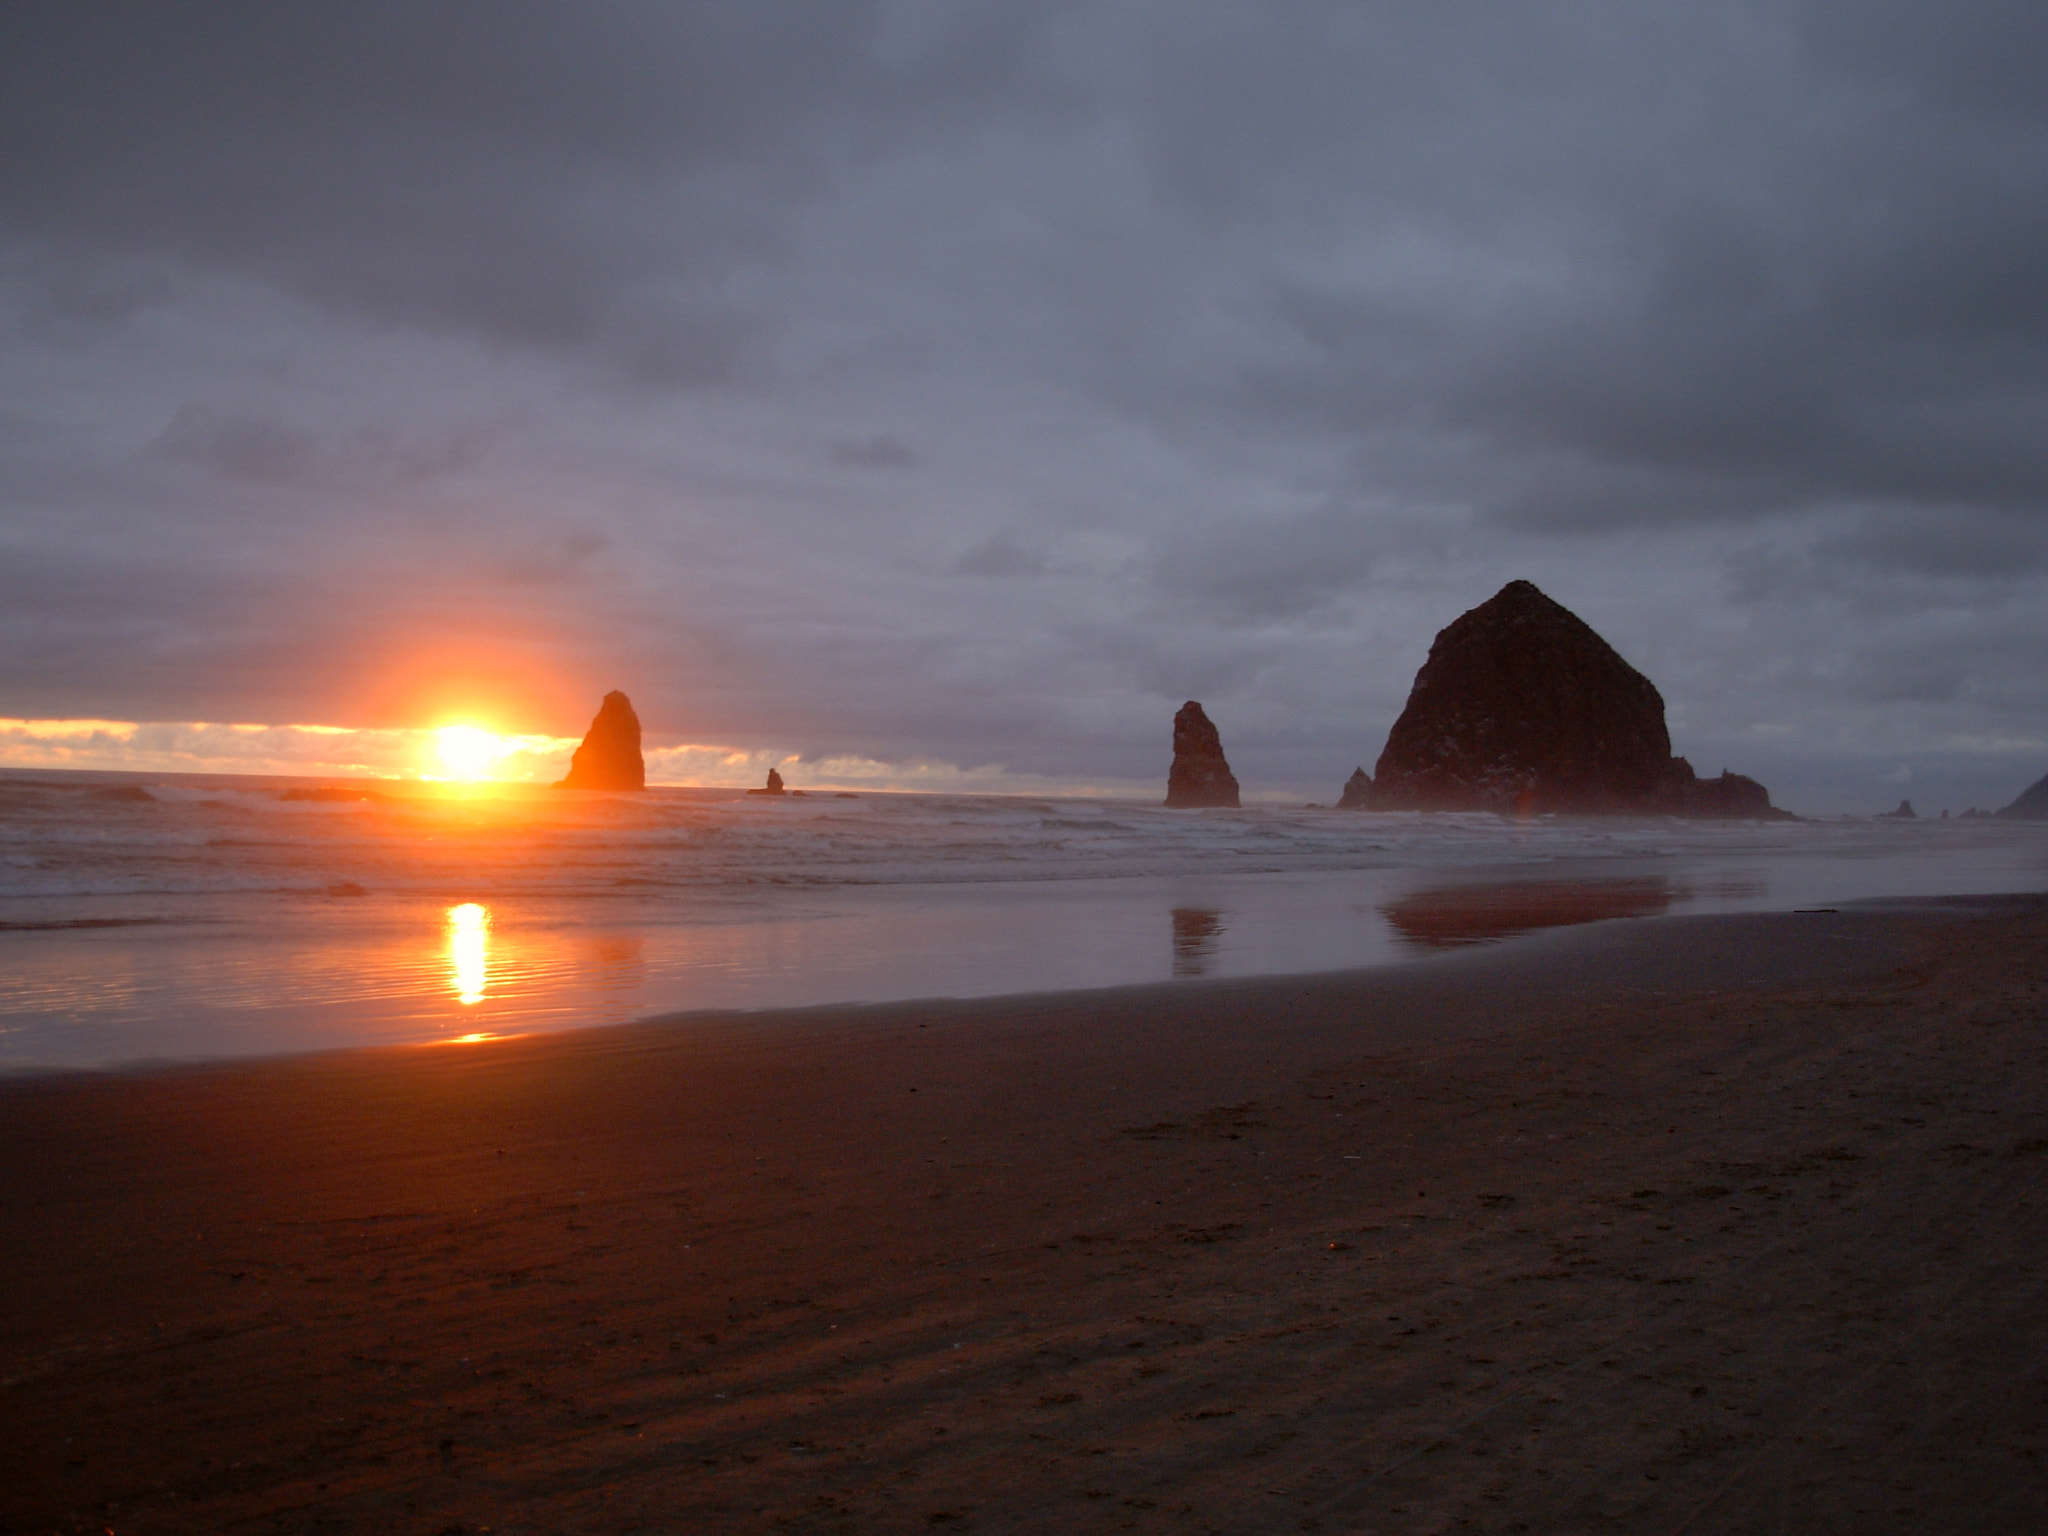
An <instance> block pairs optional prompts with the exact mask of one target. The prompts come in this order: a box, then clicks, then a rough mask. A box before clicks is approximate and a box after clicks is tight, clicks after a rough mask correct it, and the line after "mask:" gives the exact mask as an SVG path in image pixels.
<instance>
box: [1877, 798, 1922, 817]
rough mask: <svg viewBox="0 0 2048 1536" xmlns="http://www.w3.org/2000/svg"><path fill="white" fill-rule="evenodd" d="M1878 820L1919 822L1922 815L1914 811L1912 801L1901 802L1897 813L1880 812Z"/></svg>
mask: <svg viewBox="0 0 2048 1536" xmlns="http://www.w3.org/2000/svg"><path fill="white" fill-rule="evenodd" d="M1877 819H1878V820H1879V821H1918V820H1919V819H1920V813H1919V812H1918V811H1916V810H1914V809H1913V802H1912V801H1910V800H1901V801H1900V802H1899V808H1898V809H1897V810H1896V811H1880V812H1878V814H1877Z"/></svg>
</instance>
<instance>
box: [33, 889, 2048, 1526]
mask: <svg viewBox="0 0 2048 1536" xmlns="http://www.w3.org/2000/svg"><path fill="white" fill-rule="evenodd" d="M2044 986H2048V901H2044V900H2042V899H2039V898H2023V899H2003V900H1987V901H1981V902H1969V903H1956V904H1951V905H1946V906H1943V905H1930V906H1928V907H1925V908H1920V909H1909V908H1889V909H1886V908H1873V909H1866V910H1862V911H1851V912H1845V913H1841V914H1836V915H1808V916H1792V915H1784V916H1776V917H1754V916H1748V917H1728V918H1702V919H1670V920H1665V921H1660V922H1648V923H1624V924H1613V925H1607V926H1603V927H1600V928H1596V929H1586V930H1577V931H1571V932H1553V933H1550V934H1546V935H1542V936H1540V937H1536V938H1532V939H1528V940H1524V941H1520V942H1518V943H1517V944H1514V945H1508V946H1502V947H1498V948H1493V949H1487V950H1482V951H1473V952H1467V953H1463V954H1459V955H1454V956H1449V957H1446V958H1443V959H1440V960H1430V961H1425V962H1418V963H1416V964H1413V965H1411V966H1408V967H1405V968H1400V969H1392V970H1387V971H1380V972H1371V973H1358V974H1353V975H1347V976H1334V977H1315V978H1293V979H1281V980H1271V981H1260V982H1243V981H1227V982H1198V983H1181V984H1175V985H1169V986H1157V987H1144V988H1130V989H1121V990H1117V991H1112V992H1102V993H1091V994H1074V995H1068V996H1063V997H1048V998H1021V999H997V1000H989V1001H979V1002H971V1003H926V1004H911V1005H891V1006H887V1007H876V1008H871V1009H826V1010H812V1011H809V1012H806V1013H802V1014H794V1015H781V1016H775V1017H772V1018H769V1017H753V1018H749V1017H732V1018H723V1019H719V1018H700V1019H691V1020H681V1021H671V1022H666V1023H657V1024H651V1025H645V1026H632V1027H628V1028H622V1029H611V1030H603V1031H588V1032H583V1033H579V1034H569V1035H560V1036H552V1037H546V1038H530V1039H524V1040H514V1041H505V1042H494V1043H489V1044H486V1045H483V1046H477V1047H440V1048H425V1049H410V1050H388V1051H364V1052H354V1053H347V1054H340V1055H333V1056H324V1057H308V1058H301V1059H297V1060H291V1061H281V1062H267V1063H254V1064H247V1063H243V1064H235V1065H231V1066H222V1067H212V1068H183V1069H165V1070H158V1071H151V1072H139V1073H131V1074H121V1075H109V1076H98V1077H62V1078H52V1079H47V1080H40V1081H16V1082H12V1083H6V1084H0V1223H4V1225H0V1230H4V1232H5V1234H6V1241H5V1243H4V1244H0V1295H4V1296H5V1297H6V1298H7V1305H6V1308H5V1311H4V1315H0V1528H4V1529H7V1530H22V1531H42V1530H49V1531H64V1532H72V1531H92V1532H101V1531H106V1530H112V1531H114V1532H117V1533H123V1536H125V1533H128V1532H131V1531H137V1532H157V1531H164V1532H185V1531H190V1532H220V1531H255V1532H264V1531H291V1532H297V1531H336V1532H354V1531H363V1532H372V1531H374V1532H384V1531H391V1532H421V1533H429V1532H441V1533H445V1532H457V1531H482V1530H485V1529H489V1530H491V1531H493V1532H520V1531H529V1532H623V1531H634V1530H646V1531H678V1532H680V1531H692V1532H701V1531H758V1530H776V1529H791V1530H816V1531H840V1530H844V1531H857V1532H874V1531H883V1532H888V1531H932V1530H944V1531H1034V1532H1037V1531H1090V1530H1104V1531H1109V1530H1136V1531H1158V1532H1198V1531H1223V1532H1270V1531H1294V1530H1310V1531H1314V1530H1321V1531H1333V1532H1334V1531H1342V1532H1359V1531H1378V1532H1436V1531H1452V1530H1487V1531H1492V1530H1499V1531H1513V1530H1531V1531H1565V1530H1570V1531H1580V1530H1615V1531H1629V1532H1646V1533H1647V1532H1658V1533H1671V1532H1709V1531H1758V1530H1779V1529H1784V1530H1798V1531H1802V1532H1805V1531H1843V1532H1848V1531H1856V1532H1869V1531H1873V1530H1884V1531H1944V1532H1947V1531H2014V1532H2018V1531H2038V1530H2043V1529H2048V1466H2044V1461H2048V1304H2044V1303H2048V1295H2044V1290H2048V1279H2044V1277H2043V1270H2042V1267H2041V1264H2040V1258H2041V1255H2042V1254H2043V1253H2044V1252H2048V1189H2044V1187H2043V1178H2044V1174H2048V1034H2044V1029H2043V1026H2044V1024H2048V990H2044Z"/></svg>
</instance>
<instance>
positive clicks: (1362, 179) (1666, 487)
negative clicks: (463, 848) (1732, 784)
mask: <svg viewBox="0 0 2048 1536" xmlns="http://www.w3.org/2000/svg"><path fill="white" fill-rule="evenodd" d="M2044 77H2048V8H2044V7H2042V6H2040V5H2039V4H2038V3H2025V0H2015V3H2011V4H1980V3H1973V0H1942V3H1927V4H1900V3H1893V0H1853V3H1850V0H1842V3H1833V0H1813V3H1791V0H1778V3H1746V0H1726V3H1717V4H1714V5H1700V4H1697V3H1684V4H1676V3H1674V4H1660V3H1656V0H1615V3H1597V0H1585V3H1579V0H1558V3H1531V4H1528V5H1517V6H1511V7H1510V6H1447V5H1443V4H1441V3H1440V0H1414V3H1392V4H1376V3H1371V0H1345V3H1327V4H1325V3H1312V0H1302V3H1288V0H1274V3H1271V4H1266V5H1260V6H1245V5H1242V4H1235V3H1226V0H1213V3H1210V0H1176V3H1172V4H1159V3H1156V0H1155V3H1145V4H1139V3H1131V4H1118V3H1096V4H1090V3H1080V0H1020V3H1014V4H1012V3H1000V0H989V3H978V4H977V3H949V4H939V3H927V0H901V3H882V0H873V3H870V0H836V3H834V4H832V5H829V6H821V5H817V4H815V3H799V0H792V3H778V0H744V3H734V4H691V3H686V0H681V3H679V0H663V3H649V4H607V3H590V0H585V3H579V4H576V5H573V6H571V5H536V4H521V3H516V0H488V3H484V0H441V3H437V4H435V5H432V6H420V5H417V4H413V3H410V0H391V3H382V0H348V3H345V4H331V3H322V0H297V3H294V4H292V5H290V6H278V5H275V4H269V3H258V4H248V5H226V4H208V3H202V0H192V3H185V4H180V5H177V6H117V5H108V4H96V3H54V0H53V3H41V4H38V3H23V4H15V5H9V6H7V7H4V8H0V336H4V345H0V763H13V764H16V765H36V764H45V765H47V764H51V763H59V764H69V765H72V766H104V767H117V766H123V765H127V764H135V763H142V764H146V765H149V766H153V767H159V768H161V767H164V766H191V767H212V768H220V767H234V766H237V765H241V766H245V767H250V768H261V769H272V770H274V769H279V768H287V769H288V768H292V767H300V768H307V769H308V770H309V771H310V770H311V769H312V768H318V769H321V770H323V771H325V770H336V771H403V767H402V763H403V761H404V760H405V754H406V753H407V752H409V751H410V750H411V747H410V746H408V745H407V743H409V742H413V741H416V740H417V739H419V735H418V733H421V732H424V731H427V730H430V729H431V728H433V727H437V726H440V725H444V724H446V723H448V722H450V721H454V720H469V721H473V722H476V723H480V724H484V725H487V726H489V727H491V728H493V729H496V730H499V731H502V732H505V733H508V734H512V735H517V736H519V737H521V738H523V740H524V741H525V743H526V745H525V747H523V748H521V751H523V752H525V753H526V754H527V755H526V756H525V757H522V758H521V759H519V761H521V762H524V763H527V764H528V766H529V767H530V766H531V765H532V764H534V763H538V764H540V767H541V770H545V769H546V768H548V767H549V766H550V765H551V764H552V763H553V762H554V761H555V760H556V758H558V757H560V756H561V755H562V754H564V753H565V752H566V746H567V745H568V744H573V742H572V739H573V738H574V737H575V736H576V735H577V734H579V733H580V732H581V730H582V729H583V728H584V726H585V725H586V724H587V723H588V721H589V719H590V716H591V715H592V714H593V713H594V712H595V710H596V707H597V703H598V700H599V698H600V697H601V696H602V695H603V693H604V692H605V691H606V690H608V689H612V688H622V689H624V690H625V691H626V692H627V693H628V694H629V695H630V696H631V697H632V699H633V701H634V704H635V705H636V707H637V708H638V711H639V713H640V715H641V718H642V720H643V722H644V725H645V727H646V730H647V733H648V739H649V742H650V745H651V746H653V747H656V748H659V749H660V751H659V752H658V753H657V754H656V755H655V757H654V759H653V764H652V766H653V767H654V769H655V771H656V774H657V776H665V777H668V778H670V779H672V780H676V781H692V782H706V783H718V782H733V783H737V782H742V781H743V780H744V781H745V782H757V781H758V779H759V777H760V776H761V772H762V771H764V765H766V764H769V763H776V762H780V763H782V764H784V765H785V767H784V772H785V774H787V775H789V776H790V778H791V782H792V783H793V784H794V783H801V782H804V781H805V780H806V779H808V780H809V781H810V782H815V783H824V782H826V781H828V780H830V781H834V782H842V783H849V784H854V783H860V784H868V785H872V786H886V785H896V786H899V787H916V786H923V787H935V788H948V787H951V788H983V789H989V790H1005V789H1024V790H1030V791H1032V792H1046V791H1057V790H1061V789H1066V790H1070V791H1073V792H1116V793H1139V792H1145V793H1151V792H1154V791H1156V790H1157V788H1158V787H1159V786H1160V785H1161V784H1163V781H1164V776H1165V770H1166V765H1167V759H1168V757H1169V755H1170V737H1171V721H1172V717H1173V713H1174V711H1175V709H1177V708H1178V706H1179V705H1180V703H1181V702H1182V701H1183V700H1184V699H1189V698H1197V699H1200V700H1202V701H1203V702H1204V704H1205V706H1206V707H1207V710H1208V713H1209V714H1210V716H1211V718H1212V719H1214V720H1215V721H1216V723H1217V724H1218V726H1219V728H1220V729H1221V732H1222V735H1223V741H1224V745H1225V748H1226V750H1227V751H1228V753H1229V755H1230V758H1231V761H1232V764H1233V766H1234V767H1235V768H1236V770H1237V774H1238V777H1239V778H1240V780H1242V781H1243V782H1244V784H1245V787H1246V790H1247V793H1248V794H1249V795H1253V796H1262V797H1266V798H1274V799H1283V800H1299V799H1304V798H1305V799H1320V800H1323V801H1328V800H1331V799H1334V797H1335V795H1336V792H1337V790H1338V787H1339V786H1340V785H1341V783H1342V782H1343V780H1344V778H1345V777H1346V775H1348V774H1349V773H1350V771H1351V769H1352V768H1353V767H1354V766H1356V765H1359V764H1363V765H1364V766H1365V767H1366V768H1368V769H1370V768H1371V767H1372V764H1373V761H1374V759H1375V758H1376V757H1377V755H1378V753H1379V751H1380V748H1381V746H1382V745H1383V744H1384V742H1385V739H1386V733H1387V730H1388V728H1389V726H1390V725H1391V724H1392V722H1393V720H1394V718H1395V716H1396V715H1397V714H1398V713H1399V711H1400V708H1401V705H1402V702H1403V701H1404V699H1405V697H1406V695H1407V691H1408V688H1409V685H1410V683H1411V682H1412V680H1413V677H1414V674H1415V670H1416V668H1417V667H1418V666H1420V664H1421V662H1422V660H1423V657H1424V656H1425V655H1426V653H1427V650H1428V646H1429V642H1430V639H1431V637H1432V636H1433V635H1434V634H1435V633H1436V631H1438V630H1439V629H1441V628H1442V627H1443V626H1444V625H1446V624H1448V623H1450V622H1451V621H1452V620H1453V619H1454V618H1456V617H1457V615H1458V614H1459V613H1461V612H1463V611H1464V610H1466V609H1468V608H1471V607H1473V606H1474V605H1476V604H1477V603H1479V602H1481V601H1483V600H1485V599H1486V598H1487V597H1489V596H1490V595H1492V593H1493V592H1494V591H1496V590H1497V589H1498V588H1499V587H1500V586H1501V585H1502V584H1504V583H1505V582H1507V581H1509V580H1512V579H1515V578H1517V577H1523V578H1527V579H1529V580H1532V581H1534V582H1536V584H1537V585H1538V586H1540V587H1542V588H1543V589H1544V590H1545V591H1546V592H1548V593H1549V594H1550V595H1551V596H1553V597H1555V598H1556V599H1558V600H1559V601H1560V602H1562V603H1564V604H1565V605H1566V606H1567V607H1569V608H1571V609H1572V610H1573V611H1575V612H1576V613H1578V614H1579V615H1580V616H1581V617H1582V618H1584V619H1585V620H1586V621H1587V622H1588V623H1590V624H1591V625H1592V626H1593V627H1594V628H1595V629H1596V630H1598V631H1599V632H1600V633H1601V634H1602V635H1604V636H1605V637H1606V638H1607V639H1608V640H1609V641H1610V642H1611V643H1612V644H1613V645H1614V646H1615V647H1616V649H1618V650H1619V651H1620V652H1621V653H1622V655H1623V656H1625V657H1626V658H1628V659H1629V660H1630V661H1631V662H1632V663H1634V664H1635V665H1636V666H1637V667H1638V668H1639V669H1641V670H1642V671H1643V672H1644V673H1646V674H1647V675H1648V676H1649V677H1650V678H1651V679H1652V680H1653V681H1654V682H1656V683H1657V684H1658V686H1659V688H1660V689H1661V691H1662V693H1663V695H1664V698H1665V701H1666V704H1667V707H1668V710H1669V716H1670V723H1671V731H1672V737H1673V745H1674V749H1675V750H1676V751H1678V752H1680V753H1682V754H1684V755H1686V756H1687V757H1688V758H1690V760H1691V761H1692V762H1693V765H1694V766H1695V768H1697V769H1698V770H1699V771H1701V772H1702V773H1707V774H1712V773H1715V772H1718V771H1719V770H1720V769H1722V768H1723V767H1729V768H1734V769H1736V770H1737V771H1740V772H1746V773H1749V774H1751V775H1752V776H1754V777H1757V778H1759V779H1762V780H1763V781H1764V782H1765V783H1766V784H1767V785H1769V786H1770V788H1771V789H1772V791H1773V794H1774V796H1775V798H1776V799H1777V801H1778V803H1779V804H1781V805H1787V806H1789V807H1791V808H1792V809H1795V810H1802V811H1814V812H1829V811H1856V812H1864V811H1874V810H1879V809H1886V808H1889V807H1890V806H1891V805H1893V804H1895V803H1896V802H1897V800H1898V799H1900V798H1901V797H1910V798H1912V799H1914V801H1915V802H1916V804H1918V805H1919V806H1920V808H1921V809H1922V810H1923V811H1927V810H1932V809H1935V808H1937V807H1953V808H1955V809H1958V810H1960V809H1961V808H1962V807H1963V806H1965V805H1969V804H1976V805H1983V806H1997V805H2002V804H2004V803H2005V802H2006V801H2008V800H2010V799H2011V798H2013V797H2014V796H2015V795H2016V794H2017V793H2018V792H2019V791H2020V790H2021V789H2022V788H2023V787H2024V786H2025V785H2027V784H2029V783H2031V782H2032V781H2033V780H2035V779H2036V778H2039V777H2040V776H2041V775H2042V773H2043V772H2044V771H2048V669H2044V668H2043V666H2042V664H2041V663H2042V656H2043V652H2044V641H2048V600H2044V599H2048V279H2044V276H2043V274H2048V92H2044V91H2043V90H2041V89H2040V81H2041V80H2042V79H2043V78H2044ZM53 722H73V723H72V724H60V723H53ZM77 722H84V723H83V724H80V723H77ZM95 722H96V723H95ZM230 727H235V729H230ZM551 753H552V754H554V756H550V754H551ZM663 754H666V755H663Z"/></svg>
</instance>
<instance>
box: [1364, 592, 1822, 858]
mask: <svg viewBox="0 0 2048 1536" xmlns="http://www.w3.org/2000/svg"><path fill="white" fill-rule="evenodd" d="M1370 807H1371V809H1373V810H1381V811H1387V810H1408V811H1499V812H1519V813H1521V814H1531V813H1544V812H1565V813H1575V814H1622V815H1626V814H1631V813H1633V814H1641V815H1676V816H1698V817H1783V816H1785V815H1786V813H1785V812H1783V811H1779V810H1776V809H1775V808H1773V807H1772V805H1771V797H1770V794H1769V792H1768V791H1767V790H1765V789H1764V787H1763V786H1762V785H1761V784H1758V783H1757V782H1756V781H1755V780H1754V779H1748V778H1744V777H1743V776H1742V775H1740V774H1732V773H1725V772H1724V773H1723V774H1722V775H1721V776H1720V777H1719V778H1718V779H1707V780H1701V779H1699V778H1698V777H1696V776H1695V775H1694V773H1693V770H1692V765H1691V764H1690V763H1688V762H1687V761H1686V760H1685V759H1684V758H1682V757H1673V756H1672V755H1671V735H1670V732H1669V731H1668V730H1666V729H1665V725H1664V698H1663V695H1662V694H1660V693H1658V692H1657V688H1656V685H1655V684H1654V683H1652V682H1651V681H1650V680H1649V679H1648V678H1647V677H1645V676H1643V674H1642V673H1640V672H1638V671H1637V670H1636V669H1635V668H1634V667H1632V666H1630V665H1629V664H1628V663H1627V662H1626V661H1623V660H1622V659H1621V657H1620V656H1619V655H1617V654H1616V653H1615V650H1614V647H1612V646H1611V645H1609V644H1608V643H1607V642H1606V641H1605V640H1602V639H1601V638H1600V637H1599V636H1598V635H1597V634H1595V633H1594V632H1593V630H1592V628H1591V626H1589V625H1588V624H1587V623H1586V622H1585V621H1584V620H1583V619H1581V618H1580V617H1579V616H1578V615H1577V614H1575V613H1573V612H1571V611H1570V610H1569V609H1567V608H1565V607H1563V606H1562V605H1560V604H1558V603H1556V602H1553V601H1552V600H1551V599H1550V598H1548V597H1546V596H1544V595H1543V594H1542V593H1541V592H1539V591H1537V590H1536V588H1535V586H1534V585H1532V584H1531V583H1529V582H1526V581H1511V582H1509V583H1508V584H1507V585H1506V586H1505V587H1502V588H1501V589H1500V591H1499V592H1498V593H1496V594H1495V595H1494V596H1493V597H1492V598H1490V599H1488V600H1487V601H1486V602H1484V603H1481V604H1480V605H1479V606H1478V607H1477V608H1474V609H1473V610H1472V611H1471V612H1470V613H1467V614H1464V615H1463V616H1461V617H1460V618H1459V619H1457V621H1456V622H1454V623H1452V624H1451V625H1449V626H1448V627H1447V628H1445V629H1444V630H1443V631H1442V632H1441V633H1440V634H1438V636H1437V637H1436V641H1435V643H1434V644H1432V645H1431V646H1430V648H1429V659H1428V660H1427V661H1425V662H1424V663H1423V665H1422V670H1421V671H1420V672H1418V673H1417V674H1416V677H1415V686H1414V688H1413V690H1412V691H1411V692H1410V693H1409V695H1408V704H1407V707H1406V708H1405V709H1403V710H1402V711H1401V718H1400V719H1398V720H1396V721H1395V722H1394V729H1393V730H1392V731H1391V732H1390V733H1389V734H1388V736H1387V745H1386V750H1385V751H1383V752H1382V753H1381V754H1380V759H1379V762H1378V764H1377V765H1376V766H1375V768H1374V772H1373V784H1372V794H1371V799H1370Z"/></svg>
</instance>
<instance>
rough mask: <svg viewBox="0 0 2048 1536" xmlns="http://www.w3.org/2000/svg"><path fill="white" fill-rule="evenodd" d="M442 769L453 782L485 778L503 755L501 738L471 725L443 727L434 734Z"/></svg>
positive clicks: (503, 748)
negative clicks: (454, 780) (455, 780)
mask: <svg viewBox="0 0 2048 1536" xmlns="http://www.w3.org/2000/svg"><path fill="white" fill-rule="evenodd" d="M434 736H435V741H436V745H437V749H438V750H439V752H440V755H441V766H442V767H443V768H445V769H446V770H447V771H448V776H449V777H450V778H455V779H485V778H489V777H490V775H491V770H492V769H493V768H495V767H496V766H497V764H498V759H500V758H501V757H503V756H504V755H505V749H506V747H505V740H504V738H503V737H501V736H498V735H495V734H494V733H492V732H490V731H487V730H484V729H483V728H482V727H480V726H474V725H444V726H442V727H441V729H440V730H438V731H436V732H435V733H434Z"/></svg>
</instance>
